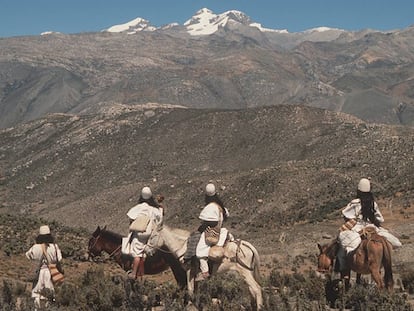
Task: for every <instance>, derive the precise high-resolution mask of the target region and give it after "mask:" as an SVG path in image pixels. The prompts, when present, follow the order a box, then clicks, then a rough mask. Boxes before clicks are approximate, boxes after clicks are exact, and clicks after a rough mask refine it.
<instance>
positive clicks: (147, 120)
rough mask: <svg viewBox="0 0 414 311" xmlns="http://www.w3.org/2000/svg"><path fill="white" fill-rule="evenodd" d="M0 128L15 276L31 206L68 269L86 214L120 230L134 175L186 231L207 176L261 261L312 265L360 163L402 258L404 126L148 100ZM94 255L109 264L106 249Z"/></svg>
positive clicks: (273, 265) (83, 241) (405, 258)
mask: <svg viewBox="0 0 414 311" xmlns="http://www.w3.org/2000/svg"><path fill="white" fill-rule="evenodd" d="M0 141H1V144H0V175H1V177H0V185H1V187H0V192H1V193H0V213H1V214H3V215H4V216H5V218H3V219H6V221H5V223H3V224H2V225H0V226H1V227H0V228H1V229H2V230H1V231H2V234H1V241H2V243H3V246H2V249H3V252H2V253H1V254H0V256H1V257H0V258H2V260H3V262H4V265H2V269H1V271H0V272H1V274H2V275H3V276H4V277H6V278H12V279H19V280H21V281H24V282H27V276H25V275H24V273H23V271H24V268H25V265H26V264H27V262H26V259H25V258H24V256H23V252H24V250H25V249H26V248H27V247H28V246H29V245H30V244H31V243H32V242H33V239H34V237H35V235H36V232H37V230H38V226H39V224H40V222H39V221H38V220H36V221H33V222H32V221H30V219H31V218H32V219H37V218H38V217H41V218H43V219H44V221H47V222H50V223H51V225H52V227H53V229H54V230H55V232H56V235H57V239H58V240H59V241H60V243H61V244H62V248H63V249H64V252H65V254H64V255H65V257H66V267H67V271H68V272H69V274H68V275H69V276H68V280H69V281H70V280H72V279H75V278H76V277H78V276H79V275H80V274H81V273H84V272H85V271H86V270H87V269H88V268H90V267H93V266H96V265H99V264H93V263H91V262H87V261H85V258H86V257H85V253H86V251H87V239H88V235H90V234H91V233H92V232H93V231H94V229H95V228H96V227H97V226H98V225H99V226H107V228H108V229H110V230H113V231H116V232H119V233H121V234H122V233H124V234H126V233H127V228H128V225H127V217H126V212H127V211H128V209H129V208H130V207H132V206H133V205H135V203H136V201H137V198H138V195H139V192H140V189H141V188H142V187H143V186H144V185H149V186H150V187H151V188H152V189H153V192H154V193H155V194H162V195H163V196H164V197H165V201H164V203H165V205H166V216H165V223H166V224H168V225H170V226H173V227H179V228H182V229H187V230H190V231H191V230H194V229H195V228H196V227H197V225H198V223H199V221H198V219H197V217H198V213H199V210H200V207H202V204H203V189H204V187H205V185H206V183H208V182H209V181H212V182H214V183H215V184H216V185H217V187H218V189H219V192H220V195H221V196H222V198H223V200H224V202H225V204H226V206H227V207H228V208H229V210H230V218H229V221H228V222H227V223H226V226H227V227H228V228H229V229H230V231H231V232H232V233H233V234H234V235H235V236H236V237H237V238H244V239H246V240H249V241H251V242H252V243H253V244H254V245H255V246H257V248H258V250H259V252H260V255H261V263H262V264H261V272H262V274H263V275H268V274H269V272H270V271H271V270H272V269H278V270H280V271H282V272H285V273H292V272H295V271H302V272H303V271H308V270H309V269H315V267H316V254H317V246H316V244H317V243H325V242H328V241H330V240H331V239H333V238H334V237H335V235H336V233H337V230H338V227H339V226H340V224H341V216H340V210H341V208H342V207H343V206H344V205H345V204H346V203H347V202H348V201H349V200H350V199H352V198H353V197H354V194H355V188H356V184H357V182H358V180H359V178H361V177H362V176H365V177H369V178H371V180H372V185H373V191H374V193H375V195H376V197H377V198H378V203H379V205H380V208H381V210H382V211H383V214H384V216H385V219H386V222H385V224H384V225H385V226H386V227H387V228H389V229H390V230H391V232H393V233H394V234H396V235H397V236H398V237H399V238H400V239H401V241H402V242H403V244H404V245H403V247H402V248H401V249H398V250H396V251H395V252H394V257H393V264H394V272H395V276H396V279H398V276H399V274H400V273H402V272H404V271H411V270H410V269H412V268H411V267H412V264H413V258H414V256H413V255H414V244H413V238H412V236H413V235H414V225H413V224H412V217H414V216H413V215H414V203H413V200H414V192H413V189H414V187H413V186H414V185H413V183H414V178H413V174H414V167H413V166H414V161H413V151H414V149H413V148H414V130H413V128H412V127H407V126H387V125H379V124H368V123H365V122H363V121H361V120H359V119H356V118H355V117H352V116H350V115H347V114H342V113H335V112H329V111H326V110H322V109H316V108H311V107H305V106H283V105H282V106H275V107H266V108H254V109H244V110H199V109H184V108H177V107H172V106H162V105H155V104H153V105H147V106H139V107H130V106H114V107H112V108H111V109H108V110H104V111H103V113H101V114H98V115H86V116H76V115H65V114H53V115H48V116H47V117H45V118H42V119H38V120H35V121H32V122H29V123H24V124H21V125H19V126H16V127H13V128H8V129H5V130H2V131H1V132H0ZM6 215H9V216H6ZM22 216H24V217H22ZM19 217H21V218H22V220H21V221H20V220H19ZM10 219H11V220H10ZM23 220H24V221H23ZM22 226H23V227H24V228H25V229H24V230H22ZM63 227H65V228H66V229H64V228H63ZM67 228H71V229H70V230H69V231H68V229H67ZM26 229H27V230H26ZM16 245H19V246H18V247H20V248H21V249H20V248H18V249H16V248H15V247H16ZM10 254H12V255H10ZM106 257H108V256H106ZM104 267H105V269H106V270H107V271H112V272H113V273H120V272H121V273H122V271H121V270H120V268H119V267H117V266H116V265H114V263H113V262H112V263H111V261H110V260H109V261H108V262H106V263H105V264H104ZM155 280H156V281H157V282H161V281H164V280H172V275H171V273H170V272H166V273H163V274H161V275H158V276H156V277H155ZM397 285H398V283H397Z"/></svg>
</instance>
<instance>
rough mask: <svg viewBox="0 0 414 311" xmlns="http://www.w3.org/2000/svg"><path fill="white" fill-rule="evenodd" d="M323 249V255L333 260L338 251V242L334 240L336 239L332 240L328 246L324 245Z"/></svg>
mask: <svg viewBox="0 0 414 311" xmlns="http://www.w3.org/2000/svg"><path fill="white" fill-rule="evenodd" d="M325 247H326V248H325V251H324V253H325V254H326V255H327V256H328V257H329V258H335V257H336V253H337V251H338V247H339V243H338V240H336V239H334V240H332V241H331V242H330V243H329V244H326V245H325Z"/></svg>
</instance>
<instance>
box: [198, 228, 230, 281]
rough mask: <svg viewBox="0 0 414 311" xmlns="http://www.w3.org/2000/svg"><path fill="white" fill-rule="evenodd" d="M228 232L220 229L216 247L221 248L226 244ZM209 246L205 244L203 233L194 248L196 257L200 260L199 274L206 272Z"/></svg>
mask: <svg viewBox="0 0 414 311" xmlns="http://www.w3.org/2000/svg"><path fill="white" fill-rule="evenodd" d="M228 232H229V231H228V230H227V229H226V228H221V229H220V236H219V240H218V242H217V244H216V245H217V246H223V245H224V242H226V238H227V234H228ZM210 247H211V246H210V245H208V244H207V243H206V239H205V233H204V232H203V233H202V234H201V237H200V240H199V241H198V244H197V248H196V256H197V258H198V259H199V260H200V270H201V272H204V273H206V272H208V261H207V258H208V252H209V251H210Z"/></svg>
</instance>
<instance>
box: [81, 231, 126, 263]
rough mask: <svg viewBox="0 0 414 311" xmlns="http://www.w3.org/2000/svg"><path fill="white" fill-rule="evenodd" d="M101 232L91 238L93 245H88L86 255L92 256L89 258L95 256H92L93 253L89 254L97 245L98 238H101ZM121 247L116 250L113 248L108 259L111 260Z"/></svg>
mask: <svg viewBox="0 0 414 311" xmlns="http://www.w3.org/2000/svg"><path fill="white" fill-rule="evenodd" d="M101 232H102V231H100V232H99V233H98V235H97V236H96V237H92V238H93V244H92V245H88V255H89V256H91V254H92V255H93V256H91V257H95V256H96V255H95V254H93V253H91V250H92V249H93V248H94V247H95V246H96V244H97V243H98V241H99V238H100V237H101ZM121 246H122V245H119V246H118V247H117V248H115V249H114V250H113V251H112V252H111V253H110V254H109V258H112V257H113V256H114V255H115V254H116V253H117V252H118V251H119V250H120V249H121Z"/></svg>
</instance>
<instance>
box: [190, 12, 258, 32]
mask: <svg viewBox="0 0 414 311" xmlns="http://www.w3.org/2000/svg"><path fill="white" fill-rule="evenodd" d="M229 22H235V23H239V24H244V25H247V26H248V25H249V24H250V23H251V20H250V17H248V16H247V15H246V14H244V13H243V12H240V11H236V10H230V11H227V12H224V13H222V14H215V13H213V11H211V10H210V9H207V8H203V9H201V10H198V11H197V12H196V14H195V15H194V16H193V17H192V18H191V19H189V20H188V21H186V22H185V23H184V26H185V27H186V28H187V31H188V33H189V34H190V35H194V36H199V35H209V34H212V33H214V32H216V31H217V30H218V29H219V28H220V27H225V26H226V25H227V24H228V23H229Z"/></svg>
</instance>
